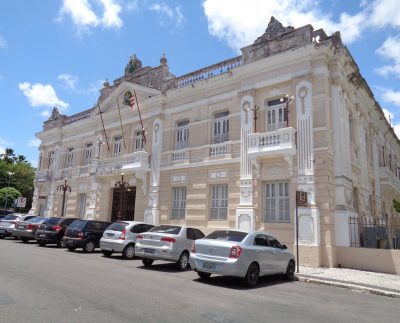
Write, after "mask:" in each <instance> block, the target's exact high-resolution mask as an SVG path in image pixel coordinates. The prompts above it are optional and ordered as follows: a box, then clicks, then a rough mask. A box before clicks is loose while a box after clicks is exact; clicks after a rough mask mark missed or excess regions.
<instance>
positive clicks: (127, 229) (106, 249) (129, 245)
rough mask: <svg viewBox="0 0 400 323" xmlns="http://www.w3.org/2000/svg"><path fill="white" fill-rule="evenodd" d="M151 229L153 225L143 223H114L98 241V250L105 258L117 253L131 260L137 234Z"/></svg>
mask: <svg viewBox="0 0 400 323" xmlns="http://www.w3.org/2000/svg"><path fill="white" fill-rule="evenodd" d="M152 228H154V225H151V224H147V223H143V222H136V221H121V222H115V223H113V224H111V225H110V226H109V227H108V228H107V229H106V231H104V233H103V237H102V238H101V239H100V249H101V251H102V252H103V254H104V256H106V257H110V256H111V255H112V254H113V253H115V252H117V253H122V256H123V257H124V258H125V259H133V258H134V257H135V243H136V236H137V234H138V233H143V232H146V231H149V230H150V229H152Z"/></svg>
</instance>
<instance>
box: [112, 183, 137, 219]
mask: <svg viewBox="0 0 400 323" xmlns="http://www.w3.org/2000/svg"><path fill="white" fill-rule="evenodd" d="M135 200H136V187H135V186H133V187H129V188H114V189H113V199H112V211H111V221H112V222H115V221H124V220H125V221H133V220H134V219H135Z"/></svg>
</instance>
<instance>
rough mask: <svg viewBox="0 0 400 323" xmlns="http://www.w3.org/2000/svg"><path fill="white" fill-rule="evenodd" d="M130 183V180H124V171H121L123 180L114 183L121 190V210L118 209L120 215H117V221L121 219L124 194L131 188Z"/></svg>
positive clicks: (116, 188) (115, 187)
mask: <svg viewBox="0 0 400 323" xmlns="http://www.w3.org/2000/svg"><path fill="white" fill-rule="evenodd" d="M130 187H131V186H130V185H129V183H128V182H125V181H124V173H121V180H120V181H116V182H115V184H114V189H115V190H118V191H120V194H119V210H118V215H117V221H121V210H122V195H123V193H125V192H126V191H127V190H128V189H130Z"/></svg>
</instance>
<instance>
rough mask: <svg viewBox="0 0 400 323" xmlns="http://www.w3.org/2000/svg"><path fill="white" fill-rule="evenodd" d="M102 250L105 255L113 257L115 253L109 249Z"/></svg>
mask: <svg viewBox="0 0 400 323" xmlns="http://www.w3.org/2000/svg"><path fill="white" fill-rule="evenodd" d="M101 252H102V253H103V255H104V256H105V257H111V255H112V254H113V253H112V251H108V250H102V251H101Z"/></svg>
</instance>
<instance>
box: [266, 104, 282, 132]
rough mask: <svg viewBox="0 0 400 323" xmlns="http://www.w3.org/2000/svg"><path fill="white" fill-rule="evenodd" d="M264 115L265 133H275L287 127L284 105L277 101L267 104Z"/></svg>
mask: <svg viewBox="0 0 400 323" xmlns="http://www.w3.org/2000/svg"><path fill="white" fill-rule="evenodd" d="M266 114H267V115H266V118H265V119H266V121H267V124H266V128H267V131H275V130H278V129H281V128H286V127H287V111H286V104H284V103H283V104H282V102H280V100H279V99H278V100H271V101H268V102H267V107H266Z"/></svg>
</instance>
